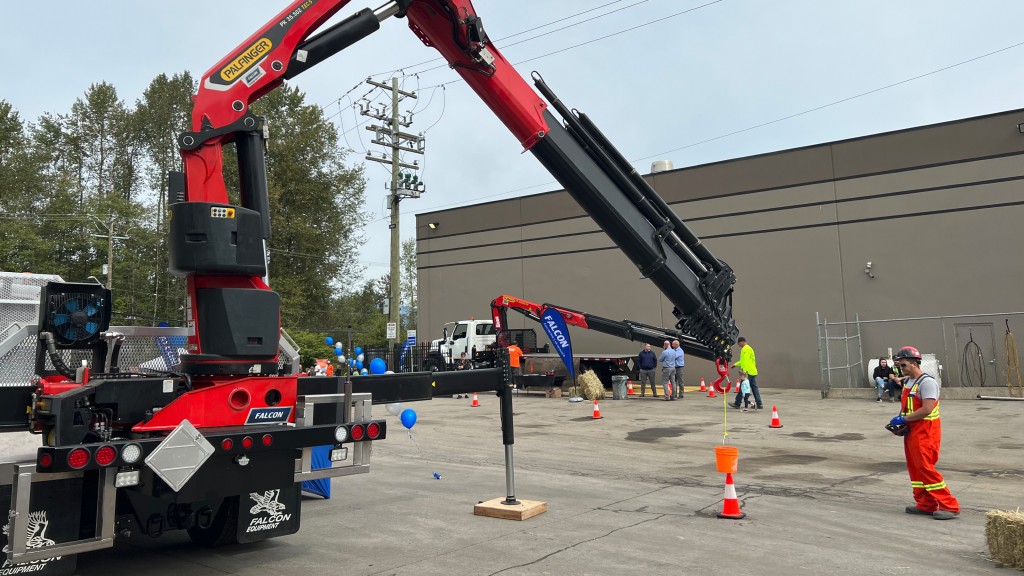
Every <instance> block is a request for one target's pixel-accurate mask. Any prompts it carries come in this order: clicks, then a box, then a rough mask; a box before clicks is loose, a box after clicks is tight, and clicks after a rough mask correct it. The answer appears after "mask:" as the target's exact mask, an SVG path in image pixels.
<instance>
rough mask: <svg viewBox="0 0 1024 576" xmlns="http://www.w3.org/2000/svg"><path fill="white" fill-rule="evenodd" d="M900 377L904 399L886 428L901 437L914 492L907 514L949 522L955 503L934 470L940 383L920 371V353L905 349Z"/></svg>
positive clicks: (939, 439)
mask: <svg viewBox="0 0 1024 576" xmlns="http://www.w3.org/2000/svg"><path fill="white" fill-rule="evenodd" d="M895 360H896V364H897V365H898V366H899V368H900V370H902V371H903V375H904V376H905V377H906V378H905V379H904V381H903V397H902V399H901V402H900V413H899V415H897V416H896V417H895V418H893V419H892V420H890V421H889V425H888V426H886V428H888V429H889V430H890V431H891V432H892V433H893V434H896V435H897V436H903V451H904V453H905V454H906V457H907V471H908V472H909V473H910V485H911V487H912V488H913V489H914V500H916V501H917V503H916V505H914V506H907V508H906V511H907V514H927V515H930V516H931V517H932V518H934V519H936V520H952V519H954V518H956V517H958V516H960V503H959V502H957V500H956V498H954V497H953V494H952V493H950V491H949V488H947V487H946V481H945V480H943V479H942V474H939V472H938V470H936V469H935V463H936V462H938V461H939V446H940V445H941V444H942V423H941V421H940V420H939V383H938V382H937V381H936V380H935V378H932V377H931V376H929V375H928V374H925V373H924V372H923V371H921V353H920V352H918V351H917V348H914V347H912V346H904V347H903V348H900V351H899V352H897V353H896V356H895Z"/></svg>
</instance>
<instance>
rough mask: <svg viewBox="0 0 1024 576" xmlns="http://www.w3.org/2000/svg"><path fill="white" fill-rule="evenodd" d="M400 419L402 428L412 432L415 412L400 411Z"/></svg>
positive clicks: (411, 410) (408, 409) (409, 409)
mask: <svg viewBox="0 0 1024 576" xmlns="http://www.w3.org/2000/svg"><path fill="white" fill-rule="evenodd" d="M401 419H402V426H405V427H406V428H408V429H409V430H412V427H413V426H415V425H416V411H415V410H413V409H412V408H406V409H405V410H402V416H401Z"/></svg>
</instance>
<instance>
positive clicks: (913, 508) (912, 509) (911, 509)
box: [906, 506, 932, 516]
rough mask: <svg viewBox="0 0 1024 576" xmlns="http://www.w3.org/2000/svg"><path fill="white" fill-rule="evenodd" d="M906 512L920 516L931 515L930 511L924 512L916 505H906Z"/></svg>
mask: <svg viewBox="0 0 1024 576" xmlns="http://www.w3.org/2000/svg"><path fill="white" fill-rule="evenodd" d="M906 512H907V514H921V515H922V516H931V515H932V512H925V511H924V510H921V509H920V508H918V507H917V506H907V508H906Z"/></svg>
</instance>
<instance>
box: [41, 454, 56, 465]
mask: <svg viewBox="0 0 1024 576" xmlns="http://www.w3.org/2000/svg"><path fill="white" fill-rule="evenodd" d="M38 464H39V467H40V468H49V467H50V466H53V454H49V453H44V454H40V455H39V463H38Z"/></svg>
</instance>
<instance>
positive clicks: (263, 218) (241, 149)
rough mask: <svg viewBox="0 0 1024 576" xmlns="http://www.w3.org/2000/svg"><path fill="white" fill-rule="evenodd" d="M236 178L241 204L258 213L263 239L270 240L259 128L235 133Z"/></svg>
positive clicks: (268, 210)
mask: <svg viewBox="0 0 1024 576" xmlns="http://www.w3.org/2000/svg"><path fill="white" fill-rule="evenodd" d="M235 149H236V151H237V152H238V180H239V188H240V189H241V190H240V196H241V198H242V206H245V207H246V208H248V209H250V210H255V211H257V212H259V213H260V222H262V224H263V239H264V240H270V197H269V195H268V192H267V160H266V156H265V155H264V153H265V151H264V150H263V132H262V131H261V130H260V129H257V130H254V131H249V132H239V133H238V134H236V135H235Z"/></svg>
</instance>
